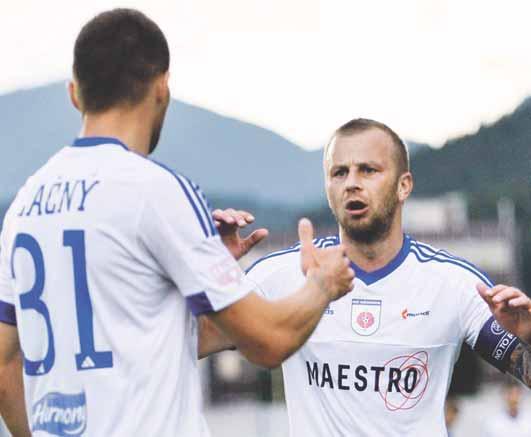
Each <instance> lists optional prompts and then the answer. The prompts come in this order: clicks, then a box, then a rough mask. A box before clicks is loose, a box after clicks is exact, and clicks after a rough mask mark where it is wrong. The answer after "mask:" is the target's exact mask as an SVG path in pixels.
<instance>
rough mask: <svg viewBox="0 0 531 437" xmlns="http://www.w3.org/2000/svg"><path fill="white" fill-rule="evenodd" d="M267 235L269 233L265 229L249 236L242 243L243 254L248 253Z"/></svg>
mask: <svg viewBox="0 0 531 437" xmlns="http://www.w3.org/2000/svg"><path fill="white" fill-rule="evenodd" d="M268 235H269V231H268V230H267V229H265V228H262V229H257V230H256V231H254V232H253V233H252V234H251V235H249V236H248V237H247V238H246V239H245V240H243V241H242V249H243V252H244V254H246V253H247V252H249V251H250V250H251V249H252V248H253V247H254V246H256V245H257V244H258V243H260V241H262V240H263V239H264V238H266V237H267V236H268Z"/></svg>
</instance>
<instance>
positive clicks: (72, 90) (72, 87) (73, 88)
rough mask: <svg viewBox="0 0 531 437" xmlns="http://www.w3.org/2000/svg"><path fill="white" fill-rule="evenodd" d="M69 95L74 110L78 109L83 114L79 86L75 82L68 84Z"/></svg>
mask: <svg viewBox="0 0 531 437" xmlns="http://www.w3.org/2000/svg"><path fill="white" fill-rule="evenodd" d="M68 95H69V96H70V101H71V102H72V105H73V106H74V108H76V109H77V110H78V111H79V112H83V111H82V109H81V104H80V102H79V98H78V96H77V84H76V82H75V81H73V80H71V81H69V82H68Z"/></svg>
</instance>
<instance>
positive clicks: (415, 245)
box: [410, 241, 493, 287]
mask: <svg viewBox="0 0 531 437" xmlns="http://www.w3.org/2000/svg"><path fill="white" fill-rule="evenodd" d="M410 253H412V254H413V255H415V257H416V258H417V260H418V261H419V262H421V263H426V262H430V261H434V262H438V263H443V264H444V263H447V264H453V265H455V266H458V267H461V268H462V269H464V270H468V271H469V272H470V273H472V274H473V275H475V276H476V277H477V278H478V279H480V280H481V281H482V282H484V283H485V284H486V285H488V286H489V287H492V286H493V283H492V281H491V280H490V278H489V276H488V275H487V274H486V273H485V272H483V271H482V270H480V269H478V268H477V267H476V266H475V265H474V264H472V263H470V262H468V261H467V260H465V259H464V258H459V257H456V256H454V255H451V254H450V253H448V252H447V251H445V250H435V249H434V248H432V247H430V246H428V245H426V244H422V243H419V242H418V241H412V242H411V247H410Z"/></svg>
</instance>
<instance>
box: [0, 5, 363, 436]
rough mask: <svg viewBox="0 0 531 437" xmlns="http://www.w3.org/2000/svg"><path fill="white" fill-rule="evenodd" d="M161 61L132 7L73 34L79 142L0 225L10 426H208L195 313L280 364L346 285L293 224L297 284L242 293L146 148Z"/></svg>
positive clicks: (0, 399) (190, 201)
mask: <svg viewBox="0 0 531 437" xmlns="http://www.w3.org/2000/svg"><path fill="white" fill-rule="evenodd" d="M168 67H169V50H168V45H167V42H166V39H165V37H164V35H163V33H162V32H161V30H160V29H159V28H158V27H157V25H156V24H155V23H154V22H153V21H151V20H150V19H149V18H147V17H146V16H144V15H143V14H141V13H140V12H138V11H134V10H129V9H116V10H112V11H109V12H104V13H102V14H100V15H98V16H96V17H95V18H94V19H92V20H91V21H90V22H89V23H87V24H86V25H85V26H84V27H83V28H82V30H81V32H80V34H79V36H78V38H77V41H76V44H75V49H74V69H73V70H74V81H73V82H72V83H71V84H70V94H71V99H72V101H73V104H74V105H75V106H76V107H77V108H78V109H79V110H80V112H81V113H82V120H83V124H82V129H81V134H80V137H79V138H77V139H76V140H75V141H74V142H73V144H71V145H70V146H67V147H64V148H63V149H62V150H60V151H59V152H58V153H57V154H56V155H54V156H53V157H52V158H51V159H50V160H49V161H48V162H47V163H46V164H45V165H44V166H43V167H42V168H41V169H40V170H38V171H37V172H36V173H35V174H34V175H33V176H32V177H30V178H29V179H28V181H27V182H26V184H25V185H24V186H23V187H22V189H21V190H20V191H19V193H18V195H17V196H16V199H15V200H14V202H13V204H12V206H11V207H10V209H9V212H8V213H7V216H6V219H5V223H4V227H3V229H2V234H1V252H0V255H1V260H0V322H1V323H0V414H1V415H2V416H3V418H4V419H5V420H6V423H7V425H8V427H9V429H10V430H11V432H12V433H13V434H14V435H15V436H16V437H18V436H27V435H39V436H46V435H54V436H82V435H83V436H106V437H107V436H183V437H184V436H190V437H191V436H194V437H198V436H199V437H200V436H207V435H208V430H207V429H206V426H205V421H204V420H203V418H202V415H201V411H200V410H201V399H200V392H201V390H200V383H199V373H198V369H197V356H198V343H197V339H198V326H199V324H198V323H197V320H196V317H194V316H198V315H202V314H205V316H203V317H208V318H209V320H211V322H212V326H211V328H213V329H218V330H219V329H221V330H222V331H223V332H224V334H225V335H227V337H228V338H229V339H230V341H231V342H232V343H233V344H235V345H236V346H237V347H238V348H239V349H240V350H241V351H242V352H243V354H244V355H245V356H246V357H248V358H249V359H250V360H251V361H254V362H256V363H258V364H261V365H264V366H277V365H279V364H280V363H281V362H282V360H284V359H285V358H286V357H287V356H289V355H290V354H291V353H293V352H294V351H295V350H296V349H297V348H298V347H300V345H301V344H302V343H303V342H304V341H305V340H306V339H307V337H308V336H309V335H310V334H311V332H312V330H313V329H314V327H315V326H316V324H317V322H318V321H319V318H320V317H321V315H322V313H323V311H324V309H325V308H326V307H327V305H329V302H330V301H331V300H334V299H336V298H339V297H341V296H342V295H344V294H345V293H346V292H348V291H349V290H351V289H352V285H353V284H352V280H353V275H354V272H353V271H352V269H351V268H350V267H349V262H348V259H347V258H346V256H345V253H344V251H343V250H342V249H338V250H329V251H319V250H317V249H316V248H315V247H314V246H313V245H312V228H311V224H310V223H309V222H308V221H307V220H302V221H301V223H300V225H299V234H300V235H301V238H302V239H303V240H304V241H305V243H304V248H303V252H304V254H305V256H306V260H305V262H304V265H303V266H302V267H303V268H304V271H305V272H306V280H303V281H302V282H303V284H302V285H301V286H300V287H299V289H298V291H297V290H295V289H293V290H292V291H295V293H294V294H290V296H289V297H288V298H286V299H283V300H280V301H278V302H275V303H271V302H268V301H267V300H265V299H263V298H262V297H259V296H258V295H257V294H255V293H253V292H252V290H251V287H250V286H249V285H248V284H247V283H246V282H245V281H244V275H243V272H242V271H241V270H240V268H239V266H238V264H237V263H236V262H235V260H234V258H233V257H232V256H231V254H230V253H229V251H228V250H227V248H226V247H225V246H224V245H223V243H222V241H221V239H220V237H219V234H218V232H217V230H216V227H215V225H214V223H213V219H212V217H211V214H210V211H209V209H208V207H207V203H206V200H205V198H204V197H203V195H202V193H201V191H200V190H199V188H198V187H197V185H195V184H194V183H193V182H191V181H190V180H188V179H186V178H185V177H183V176H181V175H179V174H176V173H173V172H172V171H169V170H167V169H166V168H164V167H163V166H161V165H158V164H156V163H155V162H154V161H151V160H149V159H147V158H146V156H147V155H148V154H149V153H150V152H152V151H153V149H154V148H155V146H156V145H157V141H158V138H159V133H160V130H161V128H162V124H163V119H164V115H165V112H166V108H167V106H168V102H169V98H170V97H169V89H168ZM220 183H222V181H220ZM264 235H265V233H264V231H258V232H257V233H255V234H254V235H251V237H249V239H248V240H246V241H245V242H242V241H241V242H239V243H241V244H240V246H239V249H240V250H241V251H242V252H243V251H245V250H247V249H248V248H249V247H250V246H252V245H253V243H255V242H256V241H257V240H259V239H260V238H263V237H264ZM22 373H23V381H24V382H23V383H22ZM23 389H24V390H23ZM24 397H25V404H24ZM26 412H27V417H26ZM28 422H29V423H28Z"/></svg>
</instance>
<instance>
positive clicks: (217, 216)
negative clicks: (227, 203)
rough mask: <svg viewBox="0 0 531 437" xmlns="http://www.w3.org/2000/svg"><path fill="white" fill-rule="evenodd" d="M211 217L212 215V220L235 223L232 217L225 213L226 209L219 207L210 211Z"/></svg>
mask: <svg viewBox="0 0 531 437" xmlns="http://www.w3.org/2000/svg"><path fill="white" fill-rule="evenodd" d="M212 217H214V220H218V221H219V222H221V223H227V224H229V225H232V224H234V223H235V220H234V217H232V215H231V214H229V213H227V211H222V210H221V209H216V210H215V211H214V212H212Z"/></svg>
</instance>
